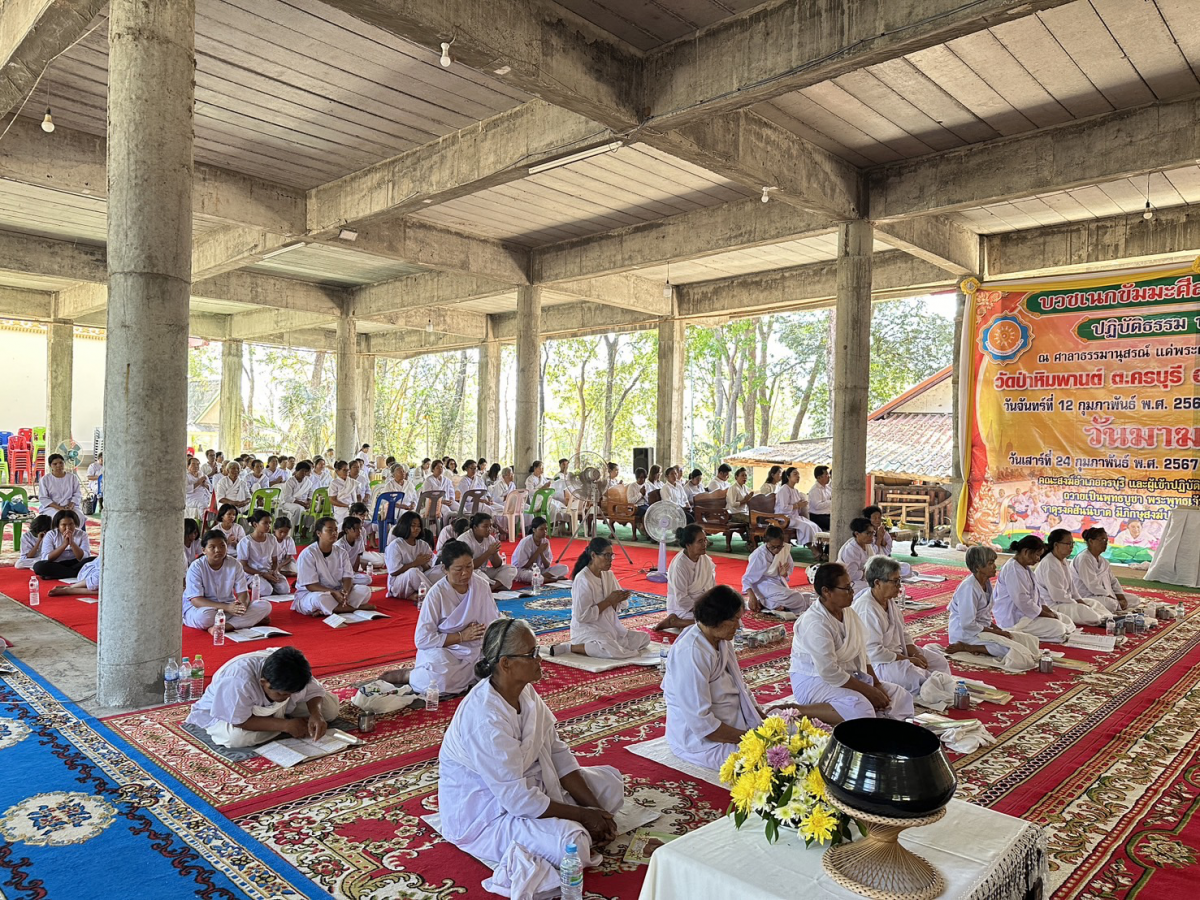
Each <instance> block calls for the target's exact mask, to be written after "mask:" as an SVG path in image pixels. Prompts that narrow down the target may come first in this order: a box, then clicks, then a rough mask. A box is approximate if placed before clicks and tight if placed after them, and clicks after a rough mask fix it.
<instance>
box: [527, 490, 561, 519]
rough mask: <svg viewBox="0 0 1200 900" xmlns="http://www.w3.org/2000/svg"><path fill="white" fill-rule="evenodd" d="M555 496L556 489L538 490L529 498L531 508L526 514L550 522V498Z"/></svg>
mask: <svg viewBox="0 0 1200 900" xmlns="http://www.w3.org/2000/svg"><path fill="white" fill-rule="evenodd" d="M553 496H554V488H552V487H544V488H538V489H537V490H536V491H534V492H533V496H532V497H530V498H529V508H528V509H526V510H525V512H526V513H527V514H529V515H531V516H541V517H542V518H543V519H545V520H546V521H547V522H549V521H550V498H551V497H553Z"/></svg>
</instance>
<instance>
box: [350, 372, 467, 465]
mask: <svg viewBox="0 0 1200 900" xmlns="http://www.w3.org/2000/svg"><path fill="white" fill-rule="evenodd" d="M375 365H376V369H375V434H373V435H370V436H367V437H364V438H363V440H369V441H370V442H371V444H372V446H373V447H376V448H378V450H379V452H380V453H383V454H385V455H392V456H395V457H396V458H397V459H400V460H404V461H411V462H419V461H420V460H421V459H422V458H423V457H426V456H443V455H449V456H453V457H455V458H456V459H457V460H459V462H462V460H464V459H468V458H470V457H473V456H475V452H476V444H475V408H476V405H475V398H476V397H478V396H479V367H478V365H477V354H476V351H474V350H461V351H456V352H452V353H436V354H431V355H429V356H418V357H414V358H412V359H384V358H381V359H379V360H377V361H376V364H375Z"/></svg>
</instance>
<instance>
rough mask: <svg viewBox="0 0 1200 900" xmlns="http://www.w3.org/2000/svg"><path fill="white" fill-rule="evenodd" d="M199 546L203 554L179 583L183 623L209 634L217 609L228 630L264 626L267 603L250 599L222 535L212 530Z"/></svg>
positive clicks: (268, 611)
mask: <svg viewBox="0 0 1200 900" xmlns="http://www.w3.org/2000/svg"><path fill="white" fill-rule="evenodd" d="M201 544H202V546H203V548H204V555H203V556H201V557H200V558H199V559H198V560H196V561H195V562H193V563H192V564H191V565H190V566H188V570H187V576H186V577H185V578H184V582H183V624H184V625H186V626H187V627H188V628H200V629H203V630H205V631H207V632H209V633H210V634H211V633H212V631H213V630H214V629H215V628H216V623H217V610H224V612H225V627H226V628H228V629H231V630H234V629H238V628H250V627H252V626H254V625H259V624H268V619H269V618H270V616H271V603H270V601H268V600H253V601H252V600H251V599H250V594H249V590H248V587H247V582H246V573H245V571H244V570H243V569H242V566H241V564H240V563H238V561H237V560H235V559H234V558H233V557H232V556H230V555H229V545H228V544H226V543H225V535H224V534H223V533H222V532H220V531H218V530H217V529H215V528H214V529H213V530H212V531H209V532H208V533H207V534H205V535H204V537H203V538H202V539H201Z"/></svg>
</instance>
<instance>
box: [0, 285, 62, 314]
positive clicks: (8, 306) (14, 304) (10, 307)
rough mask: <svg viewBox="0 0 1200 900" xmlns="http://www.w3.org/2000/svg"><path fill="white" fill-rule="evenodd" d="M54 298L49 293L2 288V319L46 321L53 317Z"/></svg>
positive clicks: (0, 308) (0, 295)
mask: <svg viewBox="0 0 1200 900" xmlns="http://www.w3.org/2000/svg"><path fill="white" fill-rule="evenodd" d="M54 298H55V295H54V294H52V293H50V292H48V291H31V290H27V289H26V288H16V287H7V286H0V318H5V319H33V320H35V321H39V322H40V321H45V320H47V319H50V318H52V317H53V314H54Z"/></svg>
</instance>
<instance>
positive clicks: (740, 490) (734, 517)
mask: <svg viewBox="0 0 1200 900" xmlns="http://www.w3.org/2000/svg"><path fill="white" fill-rule="evenodd" d="M748 477H749V475H748V474H747V472H746V470H745V468H739V469H738V470H737V471H736V472H734V473H733V481H731V482H729V487H727V488H726V489H725V509H726V510H728V511H729V521H731V522H749V521H750V507H749V505H748V501H749V500H750V498H751V497H752V496H753V495H754V491H752V490H751V489H750V485H748V484H747V483H746V481H747V478H748Z"/></svg>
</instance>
